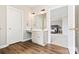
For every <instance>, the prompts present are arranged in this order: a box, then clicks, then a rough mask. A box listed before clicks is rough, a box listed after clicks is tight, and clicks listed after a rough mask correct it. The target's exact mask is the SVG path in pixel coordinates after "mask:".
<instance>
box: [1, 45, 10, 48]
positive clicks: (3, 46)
mask: <svg viewBox="0 0 79 59" xmlns="http://www.w3.org/2000/svg"><path fill="white" fill-rule="evenodd" d="M7 46H9V45H8V44H6V45H1V46H0V49H1V48H5V47H7Z"/></svg>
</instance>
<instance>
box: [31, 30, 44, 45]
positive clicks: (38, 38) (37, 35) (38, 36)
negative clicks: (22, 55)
mask: <svg viewBox="0 0 79 59" xmlns="http://www.w3.org/2000/svg"><path fill="white" fill-rule="evenodd" d="M32 41H33V42H34V43H37V44H40V45H43V32H41V31H40V32H37V31H33V33H32Z"/></svg>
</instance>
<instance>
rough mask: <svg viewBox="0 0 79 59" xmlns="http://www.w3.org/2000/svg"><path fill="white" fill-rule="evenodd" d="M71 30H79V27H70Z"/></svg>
mask: <svg viewBox="0 0 79 59" xmlns="http://www.w3.org/2000/svg"><path fill="white" fill-rule="evenodd" d="M69 30H76V31H79V29H78V28H70V29H69Z"/></svg>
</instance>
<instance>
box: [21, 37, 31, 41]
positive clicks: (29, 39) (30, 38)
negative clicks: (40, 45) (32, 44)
mask: <svg viewBox="0 0 79 59" xmlns="http://www.w3.org/2000/svg"><path fill="white" fill-rule="evenodd" d="M30 39H31V38H29V39H24V40H22V42H25V41H28V40H30Z"/></svg>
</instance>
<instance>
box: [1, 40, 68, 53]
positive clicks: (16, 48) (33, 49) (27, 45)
mask: <svg viewBox="0 0 79 59" xmlns="http://www.w3.org/2000/svg"><path fill="white" fill-rule="evenodd" d="M0 54H68V49H67V48H63V47H60V46H56V45H52V44H48V45H46V46H44V47H43V46H40V45H37V44H35V43H32V42H31V41H27V42H18V43H15V44H12V45H10V46H8V47H6V48H3V49H0Z"/></svg>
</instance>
